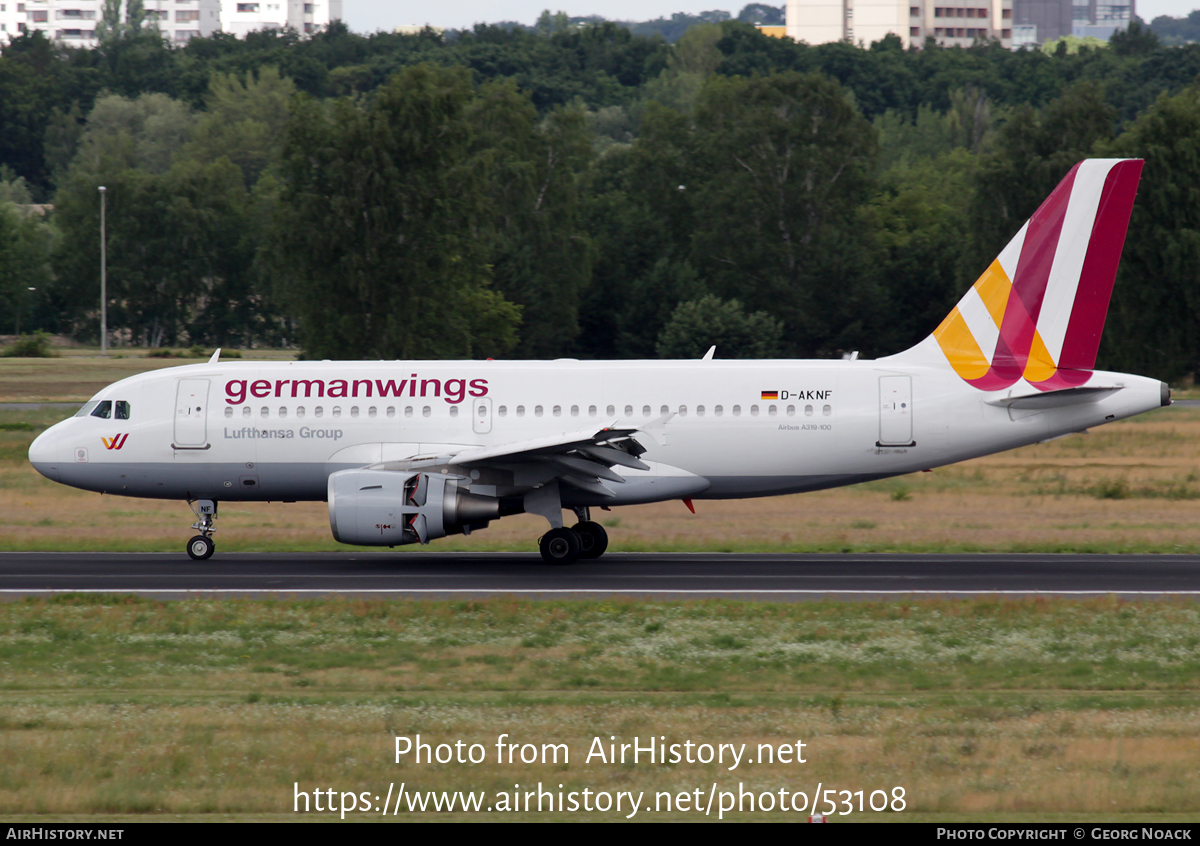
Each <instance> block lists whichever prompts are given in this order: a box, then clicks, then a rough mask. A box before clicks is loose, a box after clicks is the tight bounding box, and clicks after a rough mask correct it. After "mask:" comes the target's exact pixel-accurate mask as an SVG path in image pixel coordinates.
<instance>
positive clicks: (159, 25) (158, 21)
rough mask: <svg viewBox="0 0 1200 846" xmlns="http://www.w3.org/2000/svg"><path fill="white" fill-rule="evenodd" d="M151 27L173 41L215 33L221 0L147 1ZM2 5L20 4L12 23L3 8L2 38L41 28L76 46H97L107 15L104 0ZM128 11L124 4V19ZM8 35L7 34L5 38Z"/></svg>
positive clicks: (2, 2)
mask: <svg viewBox="0 0 1200 846" xmlns="http://www.w3.org/2000/svg"><path fill="white" fill-rule="evenodd" d="M143 4H144V6H145V9H146V20H145V22H144V24H143V26H144V27H146V28H147V29H156V30H158V31H159V32H160V33H162V36H163V38H165V39H167V40H168V41H170V42H172V43H177V44H178V43H184V42H186V41H187V40H188V39H190V38H196V37H198V36H201V35H212V34H213V33H214V32H217V31H219V30H220V29H221V3H220V0H143ZM0 6H9V7H16V8H15V15H16V19H15V20H13V21H12V22H11V23H10V22H9V19H8V18H7V17H6V14H8V13H7V11H0V24H8V26H7V27H6V28H5V29H4V30H0V41H7V40H9V39H12V38H16V37H17V36H18V35H20V34H21V33H23V32H25V31H34V30H37V31H41V32H43V33H45V35H46V37H47V38H49V39H50V40H52V41H57V42H59V43H61V44H68V45H71V46H73V47H95V46H96V45H97V44H98V43H99V41H98V40H97V38H96V27H97V26H98V25H99V23H100V21H101V19H102V17H103V8H104V4H103V0H21V2H19V3H12V2H10V0H0ZM124 18H125V11H124V8H123V7H122V10H121V19H122V20H124ZM5 36H7V37H5Z"/></svg>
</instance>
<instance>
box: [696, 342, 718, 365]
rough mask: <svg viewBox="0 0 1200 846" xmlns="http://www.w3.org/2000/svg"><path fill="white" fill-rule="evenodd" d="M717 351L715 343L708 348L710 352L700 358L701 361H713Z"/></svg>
mask: <svg viewBox="0 0 1200 846" xmlns="http://www.w3.org/2000/svg"><path fill="white" fill-rule="evenodd" d="M716 351H717V345H716V344H713V345H712V346H711V347H709V348H708V352H706V353H705V354H704V358H702V359H700V360H701V361H712V357H713V353H715V352H716Z"/></svg>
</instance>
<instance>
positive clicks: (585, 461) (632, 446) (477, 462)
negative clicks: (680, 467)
mask: <svg viewBox="0 0 1200 846" xmlns="http://www.w3.org/2000/svg"><path fill="white" fill-rule="evenodd" d="M636 431H637V430H636V429H619V428H616V426H615V425H614V426H608V427H605V428H603V429H600V430H598V431H596V430H590V429H589V430H584V431H580V432H566V433H563V434H561V435H552V436H550V437H546V438H534V439H532V440H528V441H516V442H513V443H509V444H501V445H499V446H493V447H483V448H480V449H468V450H464V451H462V452H460V453H457V454H455V455H454V456H452V457H451V458H450V460H449V461H448V462H447V463H448V464H450V465H451V466H459V467H464V468H469V467H473V466H486V465H491V466H499V465H503V466H510V467H511V466H513V465H537V466H538V469H539V470H541V471H543V472H547V471H548V474H549V475H550V476H551V477H552V478H557V479H558V480H559V481H562V482H565V483H567V484H569V485H572V486H574V487H576V488H580V489H581V490H585V491H588V492H590V493H594V494H597V495H599V496H605V497H610V496H613V495H614V494H613V493H612V491H611V490H609V489H608V488H607V487H605V485H604V484H603V482H606V481H607V482H613V483H616V484H624V483H625V478H624V477H623V476H621V475H620V474H619V473H616V472H614V471H613V470H612V468H613V467H614V466H618V465H619V466H621V467H628V468H631V469H634V470H649V469H650V465H648V464H646V463H645V462H643V461H641V460H640V459H639V458H638V456H639V455H641V454H642V453H643V452H645V451H646V450H645V447H643V446H642V445H641V444H639V443H638V442H637V440H635V439H634V437H633V435H634V433H635V432H636Z"/></svg>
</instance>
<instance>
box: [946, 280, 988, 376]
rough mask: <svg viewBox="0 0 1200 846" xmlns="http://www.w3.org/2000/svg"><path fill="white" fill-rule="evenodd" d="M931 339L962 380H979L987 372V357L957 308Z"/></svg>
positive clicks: (947, 316)
mask: <svg viewBox="0 0 1200 846" xmlns="http://www.w3.org/2000/svg"><path fill="white" fill-rule="evenodd" d="M1002 272H1003V271H1002ZM933 337H934V338H935V339H937V342H938V345H939V346H940V347H941V348H942V352H943V353H945V354H946V359H947V360H948V361H949V362H950V366H951V367H953V368H954V372H955V373H957V374H958V375H959V376H961V377H962V378H964V379H979V378H981V377H982V376H984V375H985V374H986V373H987V372H988V367H989V366H990V364H989V362H988V360H987V356H985V355H984V354H983V351H982V350H981V349H979V344H978V342H976V340H975V336H974V335H972V334H971V329H970V327H968V326H967V321H966V320H965V319H964V318H963V316H962V313H961V312H959V310H958V307H957V306H955V308H954V310H953V311H951V312H950V313H949V314H948V315H946V319H945V320H943V321H942V325H941V326H939V327H938V328H937V329H934V330H933Z"/></svg>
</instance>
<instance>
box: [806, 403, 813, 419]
mask: <svg viewBox="0 0 1200 846" xmlns="http://www.w3.org/2000/svg"><path fill="white" fill-rule="evenodd" d="M812 413H813V407H812V406H811V405H806V406H804V416H805V417H812Z"/></svg>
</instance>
